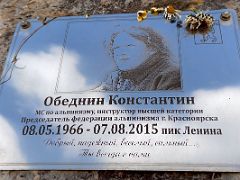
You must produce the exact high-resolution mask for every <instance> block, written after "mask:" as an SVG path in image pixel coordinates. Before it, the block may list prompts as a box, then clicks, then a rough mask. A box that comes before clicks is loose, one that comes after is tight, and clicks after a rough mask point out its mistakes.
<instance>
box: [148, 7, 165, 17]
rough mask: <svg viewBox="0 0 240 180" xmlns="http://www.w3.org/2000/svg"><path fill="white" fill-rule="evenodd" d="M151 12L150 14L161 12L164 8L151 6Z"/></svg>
mask: <svg viewBox="0 0 240 180" xmlns="http://www.w3.org/2000/svg"><path fill="white" fill-rule="evenodd" d="M150 12H151V14H152V15H155V16H157V15H159V14H160V13H163V12H164V8H156V7H152V8H151V10H150Z"/></svg>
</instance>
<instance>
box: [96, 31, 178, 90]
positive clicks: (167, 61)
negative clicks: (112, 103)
mask: <svg viewBox="0 0 240 180" xmlns="http://www.w3.org/2000/svg"><path fill="white" fill-rule="evenodd" d="M108 51H109V54H110V56H111V58H112V60H113V62H114V64H115V70H114V71H113V72H112V73H111V74H109V75H108V76H107V77H106V79H105V80H104V81H103V82H102V84H101V86H100V87H98V89H99V90H106V91H156V90H179V89H181V76H180V68H179V66H178V65H176V64H174V63H173V62H172V60H171V58H172V57H171V55H170V50H169V48H168V47H167V45H166V43H165V42H164V38H163V37H161V36H160V34H159V33H157V32H155V31H154V30H153V29H152V28H149V27H132V28H131V29H130V30H123V31H121V32H116V33H113V34H112V36H111V40H110V43H109V45H108Z"/></svg>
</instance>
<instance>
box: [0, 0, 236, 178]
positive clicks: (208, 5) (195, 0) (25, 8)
mask: <svg viewBox="0 0 240 180" xmlns="http://www.w3.org/2000/svg"><path fill="white" fill-rule="evenodd" d="M201 2H202V3H201ZM168 4H173V5H174V6H175V7H176V8H177V9H181V10H190V9H193V8H197V9H203V10H209V9H221V8H232V9H235V10H236V11H237V13H238V17H239V19H240V1H239V0H218V1H214V0H205V1H202V0H184V1H180V0H162V1H157V0H138V1H134V0H68V1H65V0H20V1H19V0H0V73H1V71H2V66H3V64H4V62H5V58H6V54H7V51H8V49H9V45H10V42H11V39H12V36H13V32H14V30H15V25H16V23H18V22H21V21H24V20H26V19H29V18H38V19H39V20H40V21H43V20H44V19H45V18H46V17H49V18H50V17H58V16H72V15H74V16H75V15H93V14H109V13H128V12H134V13H135V12H137V11H138V10H140V9H149V8H150V7H153V6H157V7H160V6H166V5H168ZM0 179H1V180H9V179H16V180H25V179H33V180H41V179H53V180H54V179H59V180H67V179H73V180H74V179H112V180H118V179H141V180H144V179H153V180H155V179H163V180H170V179H174V180H175V179H189V180H190V179H192V180H205V179H206V180H207V179H214V180H224V179H226V180H230V179H233V180H237V179H240V174H239V173H214V172H212V173H211V172H208V173H204V172H144V171H140V172H139V171H0Z"/></svg>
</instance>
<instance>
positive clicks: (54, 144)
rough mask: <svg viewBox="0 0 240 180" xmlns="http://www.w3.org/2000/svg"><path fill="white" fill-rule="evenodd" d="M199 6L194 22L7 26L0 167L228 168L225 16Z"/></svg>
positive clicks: (237, 136)
mask: <svg viewBox="0 0 240 180" xmlns="http://www.w3.org/2000/svg"><path fill="white" fill-rule="evenodd" d="M225 11H228V12H229V13H230V15H231V17H230V19H223V20H222V19H221V14H222V13H223V12H225ZM189 13H190V12H184V13H182V17H181V18H182V19H183V20H184V18H185V17H186V16H187V15H188V14H189ZM209 13H210V14H211V15H212V16H214V19H215V20H214V25H213V27H212V29H211V30H210V31H209V32H204V33H199V32H198V33H190V32H189V31H187V30H186V28H185V26H184V25H183V27H180V26H177V22H173V23H170V22H169V21H167V20H165V19H164V18H163V17H161V16H150V17H148V19H147V20H145V21H143V22H141V23H139V22H137V20H136V15H134V14H122V15H104V16H92V17H90V18H88V19H86V18H83V17H63V18H57V19H54V20H53V21H51V22H49V23H48V24H47V25H45V26H43V27H41V26H42V24H41V22H39V21H34V20H32V21H31V27H30V28H28V29H25V30H24V29H22V28H21V26H20V25H19V26H18V27H17V29H16V32H15V35H14V38H13V41H12V45H11V48H10V51H9V54H8V57H7V62H6V65H5V70H4V72H3V74H2V76H1V77H2V78H1V86H0V88H1V89H0V169H2V170H9V169H11V170H15V169H26V170H30V169H57V170H60V169H66V170H68V169H72V170H74V169H83V170H88V169H90V170H93V169H98V170H103V169H108V170H113V169H115V170H116V169H121V170H169V171H172V170H177V171H183V170H184V171H185V170H187V171H236V172H239V171H240V152H239V144H240V110H239V107H240V48H239V29H238V23H237V16H236V14H235V12H234V11H232V10H219V11H211V12H209ZM39 27H41V28H39ZM18 52H19V53H18ZM16 53H18V54H17V57H16ZM15 57H16V58H15Z"/></svg>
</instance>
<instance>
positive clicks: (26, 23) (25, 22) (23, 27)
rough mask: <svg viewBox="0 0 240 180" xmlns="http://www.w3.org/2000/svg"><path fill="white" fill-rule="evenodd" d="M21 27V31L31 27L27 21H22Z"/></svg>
mask: <svg viewBox="0 0 240 180" xmlns="http://www.w3.org/2000/svg"><path fill="white" fill-rule="evenodd" d="M21 27H22V29H28V28H30V27H31V23H30V22H29V21H22V22H21Z"/></svg>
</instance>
